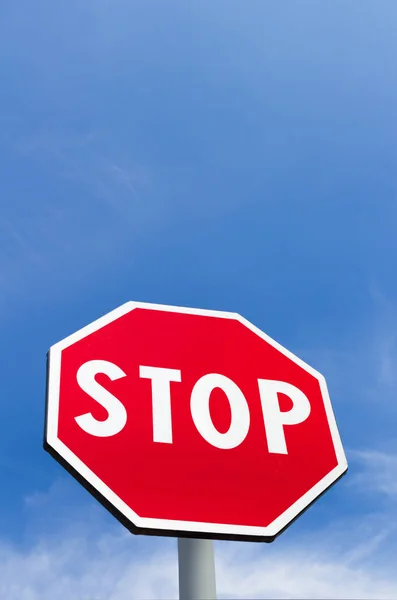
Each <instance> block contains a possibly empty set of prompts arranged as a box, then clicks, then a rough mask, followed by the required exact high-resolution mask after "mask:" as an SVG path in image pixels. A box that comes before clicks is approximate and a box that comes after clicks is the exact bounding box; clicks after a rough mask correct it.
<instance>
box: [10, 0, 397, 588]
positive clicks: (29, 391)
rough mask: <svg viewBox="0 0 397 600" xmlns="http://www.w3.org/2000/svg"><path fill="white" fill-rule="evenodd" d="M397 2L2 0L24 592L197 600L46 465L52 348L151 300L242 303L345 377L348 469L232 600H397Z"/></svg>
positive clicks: (258, 560) (13, 487) (335, 376)
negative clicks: (121, 308)
mask: <svg viewBox="0 0 397 600" xmlns="http://www.w3.org/2000/svg"><path fill="white" fill-rule="evenodd" d="M396 19H397V4H396V3H395V1H394V0H382V1H381V2H379V1H378V0H373V1H368V0H349V2H345V1H344V0H343V1H342V0H333V1H332V2H325V1H323V2H316V1H314V0H313V1H306V0H296V2H289V3H286V2H278V1H275V0H267V1H266V2H265V1H264V0H249V1H247V2H243V1H242V0H238V1H237V0H229V1H228V2H226V1H221V0H215V1H209V0H197V1H196V0H189V1H188V2H182V1H180V0H178V1H171V0H167V2H166V1H162V0H156V1H155V0H151V1H149V2H148V1H143V0H142V1H138V0H134V1H131V0H112V1H110V0H68V1H67V2H64V1H61V2H52V1H50V0H40V1H39V2H35V3H32V2H31V1H30V0H19V1H18V2H16V1H15V0H3V1H2V3H1V6H0V73H1V82H2V83H1V86H0V109H1V110H0V126H1V134H0V203H1V211H0V319H1V330H2V344H1V346H0V368H1V381H2V401H1V409H2V423H3V434H2V436H1V438H0V475H1V481H2V486H3V487H2V490H3V493H2V494H1V497H0V557H1V560H0V597H1V598H7V600H14V599H15V600H16V599H17V600H25V599H26V600H36V599H37V600H39V599H40V600H47V599H50V598H51V599H53V598H55V597H56V598H58V599H59V600H64V599H66V598H68V599H69V598H72V597H73V598H75V599H76V600H104V599H105V598H106V600H125V599H127V598H130V597H134V598H161V597H163V598H171V597H177V593H178V592H177V571H176V564H177V563H176V561H177V555H176V544H175V540H167V539H161V540H160V539H156V538H137V537H134V536H131V535H130V534H128V533H127V532H125V531H124V530H123V529H122V527H121V526H120V525H118V524H117V523H116V522H115V521H114V520H113V518H112V517H111V516H110V515H108V514H107V513H106V512H105V510H104V509H103V508H102V507H100V506H99V505H97V504H96V503H95V501H94V500H93V499H91V497H90V496H89V495H88V494H87V493H86V492H85V490H83V489H82V488H80V487H79V486H78V484H77V483H75V482H74V481H73V480H72V478H71V477H70V476H69V475H68V474H67V473H65V472H63V471H62V469H61V468H60V467H59V466H58V465H57V464H56V463H55V461H53V460H52V459H51V458H50V457H49V456H48V455H47V454H45V453H44V451H43V450H42V445H41V444H42V430H43V415H44V393H45V355H46V352H47V350H48V348H49V347H50V346H51V345H52V344H53V343H54V342H56V341H58V340H60V339H62V338H63V337H65V336H66V335H68V334H70V333H72V332H73V331H75V330H77V329H79V328H80V327H82V326H83V325H85V324H87V323H89V322H90V321H92V320H94V319H95V318H97V317H99V316H101V315H102V314H104V313H106V312H108V311H109V310H111V309H113V308H115V307H117V306H118V305H120V304H122V303H123V302H125V301H127V300H140V301H147V302H156V303H164V304H167V303H169V304H177V305H186V306H194V307H201V308H211V309H221V310H229V311H237V312H240V313H241V314H243V315H244V316H245V317H247V318H248V319H249V320H251V321H252V322H253V323H255V324H256V325H257V326H258V327H260V328H261V329H263V330H264V331H265V332H266V333H268V334H269V335H270V336H272V337H273V338H275V339H276V340H277V341H279V342H280V343H282V344H283V345H285V346H286V347H287V348H289V349H290V350H291V351H293V352H294V353H295V354H297V355H298V356H300V357H301V358H303V359H304V360H305V361H306V362H309V363H310V364H312V365H313V366H314V367H315V368H316V369H318V370H319V371H321V372H323V373H324V375H325V376H326V378H327V380H328V384H329V389H330V394H331V398H332V401H333V405H334V409H335V413H336V416H337V420H338V424H339V429H340V432H341V436H342V439H343V442H344V445H345V448H346V452H347V455H348V460H349V463H350V471H349V474H348V476H347V477H346V478H345V479H344V480H343V481H341V482H340V483H339V484H338V485H337V486H335V488H334V489H332V490H331V491H330V492H329V493H328V494H326V496H324V497H323V498H322V499H321V500H320V501H319V502H318V503H317V504H316V505H315V506H313V507H312V508H311V509H310V510H309V511H308V512H307V513H306V514H305V515H304V516H302V517H301V518H300V519H299V520H298V521H297V522H296V523H295V524H294V525H293V526H292V527H291V528H290V529H289V530H288V531H287V532H285V533H284V534H283V535H282V536H281V537H280V538H279V539H278V540H276V542H275V543H274V544H271V545H265V546H262V545H259V546H258V545H253V544H248V543H226V542H217V543H216V544H215V551H216V558H217V574H218V592H219V596H220V597H225V598H231V597H234V598H246V597H247V596H250V597H253V598H254V597H255V598H265V597H274V598H302V597H307V598H319V597H321V598H326V597H328V598H331V597H332V598H395V597H397V576H396V573H395V561H394V558H393V557H394V556H395V552H396V546H397V543H396V542H397V531H396V525H395V522H396V517H397V504H396V500H397V483H396V482H397V442H396V436H395V427H396V425H395V424H396V422H397V403H396V392H397V370H396V368H395V365H396V364H397V284H396V280H395V267H396V256H397V237H396V235H395V231H396V223H397V209H396V207H397V204H396V193H397V185H396V184H397V179H396V172H397V171H396V166H397V165H396V160H397V154H396V146H397V118H396V117H397V109H396V106H397V84H396V78H395V68H394V65H395V60H396V52H397V42H396V36H395V22H396Z"/></svg>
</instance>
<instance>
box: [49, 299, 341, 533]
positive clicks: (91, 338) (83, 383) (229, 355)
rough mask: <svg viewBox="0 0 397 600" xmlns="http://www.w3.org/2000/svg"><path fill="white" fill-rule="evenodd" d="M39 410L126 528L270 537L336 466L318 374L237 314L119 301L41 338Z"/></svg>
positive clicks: (54, 443) (81, 476)
mask: <svg viewBox="0 0 397 600" xmlns="http://www.w3.org/2000/svg"><path fill="white" fill-rule="evenodd" d="M46 417H47V418H46V431H45V448H46V450H48V451H49V452H50V453H51V454H52V455H53V456H54V457H55V458H56V459H57V460H58V461H59V462H61V464H63V465H64V466H65V467H66V468H67V469H68V470H69V471H70V472H71V473H72V474H73V475H74V476H75V477H76V478H77V479H78V480H79V481H80V482H81V483H83V485H84V486H85V487H86V488H87V489H89V491H90V492H91V493H92V494H93V495H94V496H95V497H96V498H98V499H99V500H100V501H101V502H102V503H103V504H104V505H105V506H106V507H107V508H108V509H109V510H110V511H111V512H112V513H113V514H114V515H115V516H116V517H117V518H118V519H119V520H120V521H121V522H122V523H124V524H125V525H126V526H127V527H128V528H129V529H130V530H131V531H133V532H135V533H155V534H166V535H179V536H181V535H192V536H196V537H199V536H207V537H213V538H227V537H229V538H239V539H258V538H259V539H263V540H265V541H271V540H273V539H274V538H275V536H277V535H278V534H279V533H280V532H281V531H282V530H283V529H284V528H285V527H286V526H287V525H288V524H289V523H290V522H291V521H292V520H294V519H295V518H296V517H297V516H298V515H299V514H300V513H301V512H302V511H303V510H305V509H306V508H307V507H308V506H309V504H311V503H312V502H313V501H314V500H315V499H316V498H317V497H318V496H319V495H320V494H322V493H323V492H324V491H325V490H326V489H327V488H328V487H329V486H331V485H332V484H333V483H334V482H335V481H336V480H337V479H338V478H339V477H341V476H342V475H343V474H344V473H345V472H346V470H347V463H346V458H345V455H344V452H343V448H342V444H341V440H340V437H339V434H338V430H337V426H336V423H335V418H334V415H333V411H332V407H331V403H330V399H329V396H328V392H327V387H326V383H325V380H324V378H323V376H322V375H320V373H318V372H317V371H315V370H314V369H312V368H311V367H309V366H308V365H306V364H305V363H304V362H303V361H301V360H300V359H299V358H297V357H296V356H294V355H293V354H291V353H290V352H288V351H287V350H286V349H284V348H283V347H282V346H280V345H279V344H278V343H276V342H275V341H274V340H272V339H270V338H269V337H268V336H267V335H265V334H264V333H263V332H262V331H260V330H259V329H257V328H256V327H254V326H253V325H252V324H251V323H249V322H248V321H247V320H246V319H244V318H242V317H241V316H240V315H237V314H234V313H225V312H219V311H208V310H196V309H190V308H179V307H170V306H160V305H152V304H143V303H137V302H128V303H127V304H124V305H123V306H121V307H120V308H118V309H116V310H114V311H113V312H111V313H109V314H108V315H105V316H104V317H102V318H100V319H98V320H97V321H95V322H94V323H91V324H90V325H88V326H87V327H85V328H84V329H81V330H80V331H78V332H77V333H75V334H73V335H71V336H70V337H68V338H66V339H65V340H63V341H61V342H59V343H57V344H55V345H54V346H52V348H51V349H50V352H49V361H48V393H47V415H46Z"/></svg>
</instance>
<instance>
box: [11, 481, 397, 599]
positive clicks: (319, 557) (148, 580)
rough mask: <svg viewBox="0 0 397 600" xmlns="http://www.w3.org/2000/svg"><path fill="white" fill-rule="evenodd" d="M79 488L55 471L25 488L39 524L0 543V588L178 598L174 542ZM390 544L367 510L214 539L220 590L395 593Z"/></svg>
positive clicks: (30, 513)
mask: <svg viewBox="0 0 397 600" xmlns="http://www.w3.org/2000/svg"><path fill="white" fill-rule="evenodd" d="M77 489H78V488H77V487H75V486H73V485H70V484H69V482H68V481H67V480H66V479H61V480H59V481H58V482H57V483H55V484H54V485H53V486H52V487H51V489H50V490H49V491H48V492H47V493H40V494H36V493H34V494H32V495H30V496H29V498H28V499H27V502H26V505H25V510H26V517H27V521H28V522H29V523H30V525H32V523H34V522H35V521H37V522H38V523H39V527H38V528H37V530H36V532H39V533H36V534H35V535H34V536H32V535H30V537H29V536H28V537H26V539H25V541H24V543H23V544H20V545H16V544H13V545H11V544H10V543H7V541H6V540H3V541H1V542H0V597H1V598H7V600H50V599H51V600H53V599H54V598H57V600H70V598H73V599H74V600H129V599H130V598H139V599H142V600H145V599H152V598H153V599H161V598H164V599H172V598H177V597H178V586H177V580H178V578H177V547H176V541H175V540H173V539H156V538H145V537H135V536H132V535H131V534H129V533H128V532H126V531H125V530H124V529H123V528H122V527H121V526H119V525H116V524H114V523H113V521H111V520H109V519H104V513H103V510H102V509H101V508H100V507H97V505H96V504H95V503H94V502H93V501H92V502H91V501H90V502H86V503H81V499H80V501H78V502H75V500H76V498H73V494H74V493H75V491H76V490H77ZM45 524H46V525H45ZM33 529H34V528H33ZM395 545H396V544H395V540H394V532H393V528H392V526H389V524H388V523H387V521H386V520H383V521H382V523H380V520H379V519H375V518H372V517H366V516H365V515H363V516H362V517H361V518H360V519H357V518H356V517H352V518H351V519H346V518H345V519H344V520H343V521H340V520H339V521H338V520H337V521H336V522H334V523H330V524H328V525H327V526H325V527H323V528H321V529H316V530H312V532H311V533H301V534H299V535H294V533H293V532H292V533H291V530H290V532H289V533H288V534H287V535H286V536H285V537H284V536H282V537H281V538H280V539H278V540H276V542H274V543H273V544H270V545H266V544H265V545H261V544H250V543H237V542H216V543H215V555H216V570H217V587H218V596H219V598H234V599H240V598H241V599H243V598H247V597H250V598H291V599H294V598H335V599H336V598H341V599H347V598H351V599H374V598H376V599H393V598H396V597H397V576H396V574H395V567H394V559H393V556H394V554H395V552H394V550H395Z"/></svg>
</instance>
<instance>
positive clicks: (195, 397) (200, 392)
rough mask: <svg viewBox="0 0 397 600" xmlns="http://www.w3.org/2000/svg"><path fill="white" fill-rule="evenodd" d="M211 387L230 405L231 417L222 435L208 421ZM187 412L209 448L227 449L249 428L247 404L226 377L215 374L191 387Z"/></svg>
mask: <svg viewBox="0 0 397 600" xmlns="http://www.w3.org/2000/svg"><path fill="white" fill-rule="evenodd" d="M215 388H220V389H221V390H223V392H224V393H225V394H226V396H227V399H228V400H229V404H230V411H231V415H232V418H231V423H230V427H229V430H228V431H227V432H226V433H220V432H219V431H218V430H217V429H215V427H214V424H213V422H212V419H211V414H210V396H211V392H212V391H213V390H214V389H215ZM190 409H191V411H192V417H193V421H194V424H195V425H196V427H197V429H198V431H199V433H201V435H202V436H203V438H204V439H205V440H207V442H208V443H209V444H212V446H215V447H216V448H222V449H225V450H228V449H229V448H236V446H239V445H240V444H241V442H243V441H244V440H245V438H246V436H247V433H248V430H249V426H250V413H249V409H248V405H247V401H246V399H245V398H244V394H243V392H242V391H241V390H240V388H239V387H238V386H237V385H236V384H235V383H234V382H233V381H232V380H231V379H229V378H228V377H225V376H224V375H218V374H217V373H210V374H209V375H204V377H201V379H199V380H198V382H197V383H196V385H195V386H194V388H193V391H192V397H191V401H190Z"/></svg>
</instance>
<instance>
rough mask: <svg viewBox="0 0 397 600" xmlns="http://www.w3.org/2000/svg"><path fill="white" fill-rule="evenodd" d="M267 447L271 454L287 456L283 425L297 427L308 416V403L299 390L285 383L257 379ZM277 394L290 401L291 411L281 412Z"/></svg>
mask: <svg viewBox="0 0 397 600" xmlns="http://www.w3.org/2000/svg"><path fill="white" fill-rule="evenodd" d="M258 383H259V393H260V396H261V402H262V412H263V420H264V423H265V429H266V437H267V447H268V449H269V452H271V453H273V454H288V450H287V445H286V443H285V435H284V428H283V426H284V425H297V424H298V423H302V422H303V421H305V420H306V419H307V417H308V416H309V415H310V402H309V400H308V399H307V397H306V396H305V394H304V393H303V392H301V390H299V389H298V388H297V387H295V386H294V385H291V384H290V383H286V382H285V381H273V380H270V379H258ZM277 394H285V395H286V396H288V397H289V398H290V399H291V400H292V404H293V406H292V408H291V410H288V411H285V412H281V411H280V404H279V401H278V396H277Z"/></svg>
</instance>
